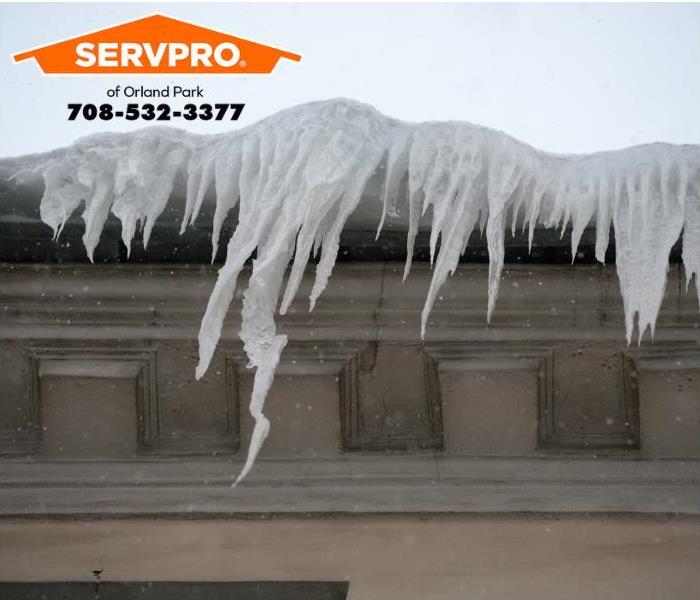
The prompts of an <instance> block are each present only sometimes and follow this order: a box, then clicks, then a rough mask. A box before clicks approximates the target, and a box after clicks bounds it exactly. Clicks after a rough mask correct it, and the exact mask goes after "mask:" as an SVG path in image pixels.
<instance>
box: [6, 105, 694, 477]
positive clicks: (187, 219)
mask: <svg viewBox="0 0 700 600" xmlns="http://www.w3.org/2000/svg"><path fill="white" fill-rule="evenodd" d="M14 162H15V163H16V164H17V165H18V168H22V169H25V170H29V171H31V172H34V173H40V174H41V176H42V177H43V179H44V182H45V190H44V195H43V198H42V200H41V208H40V210H41V218H42V220H43V221H44V222H45V223H47V224H48V225H50V226H51V227H52V228H53V229H54V232H55V235H56V236H58V235H59V234H60V232H61V228H62V227H63V225H64V224H65V222H66V221H67V219H68V218H69V217H70V216H71V214H73V212H74V211H76V210H77V209H78V208H79V207H80V206H84V212H83V218H84V220H85V234H84V236H83V242H84V245H85V248H86V250H87V252H88V255H89V256H90V257H92V254H93V251H94V249H95V246H96V245H97V242H98V241H99V239H100V235H101V232H102V228H103V226H104V223H105V220H106V218H107V216H108V214H109V212H110V211H111V212H112V213H113V214H114V215H116V216H117V217H118V218H119V219H120V220H121V223H122V238H123V240H124V243H125V244H126V245H127V247H129V245H130V243H131V240H132V239H133V237H134V234H135V232H136V229H137V227H140V228H142V229H143V238H144V245H147V244H148V238H149V235H150V233H151V231H152V228H153V225H154V223H155V221H156V219H157V218H158V216H159V215H160V214H161V213H162V212H163V210H164V209H165V207H166V205H167V203H168V201H169V199H170V197H171V192H172V190H173V186H174V182H175V178H176V175H177V174H178V173H182V172H184V173H185V174H186V180H187V192H186V199H185V215H184V218H183V221H182V229H183V230H184V228H185V227H186V225H187V224H188V223H193V222H194V220H195V219H196V217H197V214H198V213H199V211H200V209H201V207H202V203H203V201H204V198H205V195H206V194H207V191H208V190H209V188H210V187H212V186H213V187H214V189H215V193H216V208H215V213H214V219H213V225H212V228H213V230H212V245H213V252H214V254H215V253H216V249H217V246H218V244H219V237H220V232H221V226H222V223H223V220H224V218H225V217H226V215H227V214H228V213H229V211H231V209H233V208H234V206H236V205H238V207H239V222H238V225H237V227H236V229H235V231H234V233H233V235H232V236H231V239H230V240H229V241H228V250H227V256H226V262H225V264H224V266H223V267H222V268H221V270H220V271H219V277H218V280H217V283H216V286H215V288H214V290H213V292H212V295H211V297H210V299H209V303H208V306H207V309H206V312H205V315H204V318H203V320H202V325H201V329H200V334H199V353H200V362H199V365H198V367H197V373H196V374H197V377H201V376H202V374H203V373H204V372H205V371H206V369H207V367H208V365H209V362H210V360H211V358H212V355H213V353H214V349H215V347H216V345H217V343H218V340H219V336H220V333H221V327H222V324H223V320H224V316H225V314H226V312H227V310H228V308H229V304H230V302H231V299H232V298H233V294H234V291H235V288H236V283H237V278H238V275H239V273H240V272H241V269H242V268H243V265H244V263H245V262H246V260H247V259H248V258H249V257H250V256H251V255H252V254H253V252H256V253H257V257H256V259H255V260H254V261H253V268H252V273H251V276H250V278H249V280H248V284H247V289H246V290H245V292H244V300H243V309H242V328H241V332H240V337H241V339H242V340H243V342H244V347H245V351H246V353H247V355H248V357H249V359H250V364H251V366H253V367H255V368H256V373H255V381H254V387H253V393H252V398H251V403H250V410H251V413H252V415H253V417H254V418H255V422H256V425H255V430H254V432H253V436H252V440H251V444H250V449H249V454H248V459H247V461H246V465H245V466H244V468H243V471H242V472H241V474H240V475H239V479H240V478H242V477H244V476H245V474H246V473H247V472H248V471H249V469H250V467H251V466H252V463H253V461H254V459H255V457H256V455H257V453H258V451H259V449H260V447H261V445H262V443H263V441H264V439H265V437H266V436H267V432H268V429H269V421H268V420H267V419H266V417H265V416H264V415H263V412H262V409H263V404H264V400H265V397H266V395H267V392H268V390H269V387H270V385H271V382H272V378H273V376H274V371H275V368H276V366H277V363H278V361H279V357H280V353H281V351H282V349H283V348H284V346H285V344H286V341H287V340H286V337H285V336H283V335H278V334H277V332H276V325H275V319H274V316H275V313H276V311H277V307H278V305H279V306H280V308H279V311H280V313H281V314H284V313H285V312H286V310H287V308H288V307H289V305H290V303H291V301H292V300H293V298H294V295H295V294H296V292H297V289H298V286H299V283H300V280H301V276H302V274H303V272H304V270H305V268H306V266H307V263H308V261H309V258H310V255H311V253H312V252H313V253H314V254H317V253H319V252H320V259H319V261H318V264H317V267H316V280H315V284H314V286H313V289H312V292H311V296H310V307H311V308H313V306H314V303H315V302H316V300H317V298H318V297H319V295H320V294H321V293H322V292H323V290H324V288H325V287H326V283H327V281H328V278H329V277H330V275H331V272H332V270H333V266H334V263H335V260H336V256H337V252H338V246H339V238H340V233H341V230H342V229H343V227H344V226H345V224H346V223H347V221H348V219H349V218H350V217H351V215H352V214H353V212H354V211H355V210H356V209H357V208H358V205H359V203H360V200H361V198H362V196H363V192H364V191H365V188H366V186H367V184H368V182H369V180H370V178H372V177H373V176H374V177H377V176H380V177H381V180H382V193H381V202H382V217H381V219H380V221H379V222H378V223H377V224H376V225H377V235H379V234H380V232H381V229H382V225H383V223H384V221H385V218H386V217H387V216H388V215H396V214H406V213H407V215H408V232H407V259H406V266H405V274H404V275H405V276H406V275H408V272H409V270H410V266H411V256H412V253H413V245H414V242H415V237H416V233H417V230H418V223H419V220H420V218H421V216H423V215H426V214H428V213H427V211H428V209H430V210H431V212H432V216H431V235H430V251H431V262H433V263H434V271H433V277H432V283H431V285H430V289H429V291H428V296H427V298H426V302H425V306H424V309H423V314H422V324H421V333H425V327H426V323H427V319H428V315H429V313H430V310H431V308H432V305H433V302H434V300H435V297H436V295H437V292H438V290H439V289H440V287H441V285H442V284H443V283H444V282H445V280H446V278H447V275H448V274H449V273H451V272H454V270H455V269H456V267H457V265H458V261H459V257H460V255H461V254H462V253H463V252H464V250H465V248H466V246H467V244H468V242H469V238H470V236H471V234H472V233H473V231H474V230H475V229H479V230H481V231H482V232H485V235H486V239H487V243H488V250H489V261H490V264H489V277H488V292H489V300H488V307H487V319H490V317H491V315H492V313H493V310H494V308H495V303H496V298H497V296H498V288H499V281H500V277H501V270H502V268H503V260H504V239H505V232H506V229H507V227H508V224H510V227H512V228H513V229H515V227H516V224H517V223H518V222H521V223H522V227H523V228H527V229H528V232H529V239H530V243H532V237H533V235H534V231H535V226H536V225H537V224H540V225H544V226H545V227H557V228H561V230H562V232H563V231H564V230H565V228H566V227H567V226H568V224H569V223H571V225H572V235H571V247H572V256H575V255H576V248H577V246H578V243H579V241H580V239H581V235H582V233H583V230H584V228H585V227H586V226H588V225H589V224H590V223H593V224H595V228H596V257H597V258H598V260H600V261H601V262H602V261H603V260H604V256H605V250H606V248H607V246H608V243H609V234H610V227H611V225H612V226H614V232H615V243H616V253H617V257H616V264H617V272H618V276H619V280H620V286H621V290H622V296H623V302H624V310H625V327H626V332H627V341H628V343H629V342H630V341H631V338H632V334H633V332H634V327H635V317H636V318H637V329H638V337H639V339H640V340H641V337H642V335H643V334H644V332H645V331H646V329H647V328H650V329H651V332H652V335H653V331H654V326H655V322H656V317H657V314H658V311H659V308H660V305H661V300H662V298H663V292H664V287H665V283H666V270H667V266H668V257H669V253H670V251H671V248H672V246H673V245H674V243H675V242H676V241H677V240H678V239H679V237H680V235H681V233H683V252H682V260H683V263H684V265H685V271H686V277H687V281H688V283H689V282H690V280H691V279H692V277H693V275H695V283H696V286H698V272H699V271H700V199H699V195H700V148H699V147H698V146H691V145H685V146H678V145H671V144H663V143H655V144H647V145H643V146H636V147H632V148H627V149H624V150H617V151H611V152H599V153H595V154H586V155H555V154H549V153H545V152H541V151H539V150H537V149H535V148H532V147H531V146H528V145H527V144H524V143H522V142H519V141H518V140H515V139H514V138H511V137H509V136H508V135H506V134H504V133H501V132H498V131H494V130H492V129H488V128H484V127H479V126H476V125H472V124H470V123H465V122H426V123H407V122H403V121H399V120H396V119H392V118H389V117H387V116H385V115H382V114H381V113H379V112H378V111H376V110H375V109H374V108H372V107H371V106H368V105H366V104H361V103H359V102H355V101H350V100H342V99H339V100H329V101H322V102H312V103H309V104H304V105H301V106H297V107H293V108H290V109H287V110H284V111H281V112H279V113H277V114H275V115H273V116H271V117H269V118H267V119H264V120H262V121H260V122H258V123H256V124H254V125H251V126H249V127H247V128H244V129H239V130H236V131H233V132H230V133H226V134H220V135H207V136H202V135H195V134H191V133H187V132H184V131H180V130H176V129H169V128H162V127H153V128H148V129H143V130H140V131H136V132H133V133H122V134H98V135H94V136H90V137H87V138H84V139H81V140H78V141H77V142H75V143H74V144H73V145H72V146H70V147H68V148H65V149H62V150H57V151H53V152H51V153H48V154H46V155H34V156H31V157H27V158H26V159H18V160H17V161H14ZM438 239H439V240H440V249H439V252H438V251H437V247H438ZM290 261H292V267H291V272H290V276H289V279H288V282H287V286H286V288H285V290H284V291H283V290H282V283H283V279H284V275H285V272H286V269H287V267H288V265H289V262H290ZM280 298H281V303H280Z"/></svg>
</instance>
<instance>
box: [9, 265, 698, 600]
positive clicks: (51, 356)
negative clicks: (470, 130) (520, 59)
mask: <svg viewBox="0 0 700 600" xmlns="http://www.w3.org/2000/svg"><path fill="white" fill-rule="evenodd" d="M213 275H214V274H213V272H212V270H211V269H207V268H199V267H193V268H186V267H173V268H170V267H167V266H159V267H138V266H129V267H121V266H120V267H115V266H109V267H107V266H105V267H98V266H75V267H60V266H52V267H48V266H17V265H15V266H5V267H3V268H2V277H3V285H2V286H0V304H1V305H2V307H3V310H2V311H0V365H1V366H2V368H0V451H1V452H2V454H3V457H2V458H0V580H4V581H8V580H24V581H47V580H63V581H66V580H87V581H89V580H90V579H91V578H92V571H93V570H94V569H103V570H104V575H103V576H104V578H105V579H110V580H180V581H184V580H204V581H208V580H236V581H241V580H278V579H279V580H301V579H310V580H341V581H344V580H347V581H349V582H350V597H351V598H353V599H355V600H360V599H363V600H364V599H373V598H381V599H387V598H390V599H393V598H402V599H403V598H415V599H426V598H427V599H431V598H435V599H438V598H440V599H443V598H444V599H448V598H449V599H452V598H455V599H457V598H460V599H462V598H480V597H485V598H503V599H506V598H507V599H509V600H510V599H512V598H518V599H521V598H525V599H529V598H532V599H537V600H542V599H545V600H546V599H549V598H551V599H557V600H559V599H562V598H566V599H578V598H581V599H583V598H585V599H590V598H601V599H602V598H615V599H618V598H621V599H627V598H634V599H640V598H649V599H657V598H658V599H662V600H685V599H688V600H690V599H695V598H697V597H698V594H699V593H700V589H699V585H700V575H699V571H700V570H699V569H698V564H699V562H700V538H699V536H700V522H699V521H698V515H699V514H700V462H699V459H700V333H699V332H700V329H699V328H698V313H697V298H695V296H694V295H693V293H692V292H691V293H690V294H685V292H683V291H682V289H683V287H684V286H683V285H682V274H681V273H680V271H679V270H678V268H677V267H672V269H671V271H670V273H669V283H668V286H667V296H666V299H665V301H664V304H663V306H662V310H661V313H660V316H659V325H658V328H657V332H656V338H655V340H654V342H653V343H652V342H651V340H649V339H645V341H644V343H643V344H642V345H641V346H640V347H636V346H634V347H628V346H627V345H626V343H625V338H624V331H623V327H622V323H623V319H622V311H621V299H620V297H619V293H618V292H617V284H616V282H615V276H614V273H612V272H611V270H610V269H609V268H607V269H606V268H597V267H596V268H592V267H579V268H569V267H564V268H562V267H547V266H540V267H535V266H527V267H516V268H510V269H508V270H507V271H506V272H505V274H504V281H503V286H502V293H501V297H500V299H499V303H498V307H497V310H496V314H495V318H494V322H493V324H492V325H490V326H488V327H487V326H486V325H485V307H486V297H485V293H486V285H485V282H486V273H485V271H484V269H482V268H481V267H467V266H465V267H464V268H463V269H461V270H460V271H458V273H457V274H456V275H455V277H453V278H452V279H451V280H450V281H449V283H448V284H447V285H446V286H445V288H444V290H443V292H442V293H441V295H440V297H439V299H438V301H437V303H436V306H435V309H434V312H433V314H432V317H431V322H430V326H429V329H428V334H427V336H426V338H425V340H421V339H420V337H419V315H420V310H421V308H422V303H423V300H424V297H425V292H426V289H427V287H428V284H429V279H430V272H429V270H428V269H426V268H424V267H423V266H420V265H418V266H417V268H416V269H415V271H414V273H413V274H412V275H411V277H410V278H409V280H408V281H407V282H406V283H405V284H402V283H401V268H400V266H397V265H394V264H376V265H351V264H344V265H339V266H338V267H336V271H335V273H334V275H333V278H332V279H331V283H330V286H329V288H328V290H327V291H326V293H325V294H324V296H323V298H322V300H321V301H320V303H319V305H318V306H317V307H316V310H315V311H314V312H313V313H311V314H309V313H308V312H307V307H306V304H305V302H304V301H303V298H304V295H305V294H308V290H309V287H310V281H309V280H308V278H307V279H306V280H305V281H304V285H303V289H302V291H301V293H300V300H298V301H297V302H296V303H295V304H294V305H293V306H292V308H291V310H290V313H289V314H288V315H287V316H286V317H285V318H284V319H281V320H280V329H281V330H282V331H283V332H284V333H286V334H287V335H288V336H289V345H288V347H287V348H286V349H285V351H284V353H283V358H282V362H281V364H280V368H279V371H278V374H277V376H276V379H275V382H274V384H273V386H272V390H271V392H270V395H269V398H268V402H267V407H266V412H267V414H268V416H269V418H270V420H271V423H272V430H271V433H270V437H269V439H268V441H267V443H266V445H265V446H264V448H263V451H262V453H261V457H260V460H259V461H258V463H257V464H256V466H255V468H254V470H253V472H252V474H251V476H250V477H249V478H248V479H247V480H246V481H245V482H244V483H243V484H242V485H241V486H239V487H238V488H236V489H234V490H232V489H231V488H230V484H231V481H232V479H233V478H234V477H235V475H236V473H237V472H238V471H239V469H240V467H241V464H242V461H243V459H244V457H245V449H246V445H247V443H248V440H249V437H250V433H251V430H252V421H251V419H250V417H249V416H248V413H247V408H246V405H247V401H248V398H249V395H250V391H251V384H252V377H251V373H250V371H248V370H247V369H246V368H245V364H246V360H245V356H244V355H243V353H242V348H241V344H240V341H239V340H238V338H237V332H238V328H239V319H238V309H237V307H238V304H237V300H236V301H234V305H233V307H232V310H231V312H230V315H229V318H228V320H227V322H226V325H225V328H224V331H223V336H222V341H221V344H220V346H219V348H218V350H217V353H216V355H215V357H214V360H213V362H212V365H211V367H210V369H209V371H208V372H207V374H206V375H205V377H204V378H203V379H202V380H200V381H195V380H194V378H193V373H194V366H195V364H196V361H197V346H196V341H195V340H196V334H197V330H198V326H199V319H200V318H201V315H202V312H203V309H204V306H205V303H206V299H207V296H208V293H209V291H210V289H211V287H212V285H213ZM691 289H692V288H691ZM1 589H2V588H1V587H0V590H1ZM1 595H2V592H1V591H0V597H1Z"/></svg>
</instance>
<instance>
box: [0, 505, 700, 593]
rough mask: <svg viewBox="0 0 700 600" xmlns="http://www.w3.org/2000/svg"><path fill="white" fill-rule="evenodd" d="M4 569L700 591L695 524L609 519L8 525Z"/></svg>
mask: <svg viewBox="0 0 700 600" xmlns="http://www.w3.org/2000/svg"><path fill="white" fill-rule="evenodd" d="M0 540H2V543H1V544H0V579H2V580H28V581H47V580H49V581H50V580H86V581H90V580H92V578H93V575H92V570H93V569H102V570H103V573H102V578H103V579H105V580H126V581H133V580H136V581H149V580H169V581H172V580H175V581H177V580H180V581H187V580H193V581H201V580H206V581H209V580H212V581H222V580H238V581H249V580H342V581H349V582H350V588H349V598H350V599H352V600H387V599H393V598H401V599H402V600H464V599H465V598H467V599H472V598H489V599H491V600H513V599H514V598H517V599H518V600H562V599H566V600H596V599H600V600H610V599H615V600H628V599H629V600H640V599H650V600H651V599H659V600H696V599H697V598H698V596H699V595H700V575H699V574H698V564H699V563H700V523H698V521H697V520H690V521H689V520H644V519H639V518H620V517H617V518H611V517H590V516H589V517H585V518H581V517H560V518H556V519H554V518H541V517H528V516H524V515H520V516H511V517H491V518H488V517H465V516H462V517H459V516H452V517H448V516H443V517H428V516H423V517H415V516H403V517H402V516H384V517H372V516H366V517H352V518H333V517H329V518H322V519H312V518H307V519H303V518H302V519H289V518H279V517H278V518H273V519H272V520H267V519H266V520H232V521H231V520H217V521H211V520H204V521H168V520H161V521H155V522H154V521H122V520H120V521H113V520H112V521H110V520H107V521H99V522H85V523H76V522H51V521H48V522H46V521H38V522H14V521H4V522H0Z"/></svg>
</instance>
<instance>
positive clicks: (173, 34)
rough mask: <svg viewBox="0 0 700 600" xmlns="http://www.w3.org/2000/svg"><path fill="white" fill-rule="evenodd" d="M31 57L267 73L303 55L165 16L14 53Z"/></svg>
mask: <svg viewBox="0 0 700 600" xmlns="http://www.w3.org/2000/svg"><path fill="white" fill-rule="evenodd" d="M13 58H14V60H15V62H19V61H22V60H26V59H28V58H34V59H35V60H36V61H37V63H38V64H39V67H40V68H41V70H42V71H43V72H44V73H49V74H80V73H87V74H96V73H105V74H106V73H114V74H118V73H134V74H143V75H151V74H154V73H196V74H199V75H205V74H207V73H213V74H223V73H231V74H235V73H240V74H259V73H271V72H272V70H273V69H274V68H275V65H277V62H278V61H279V59H280V58H287V59H289V60H294V61H300V60H301V56H300V55H298V54H294V53H292V52H286V51H284V50H279V49H277V48H272V47H271V46H264V45H263V44H258V43H257V42H251V41H249V40H244V39H242V38H237V37H234V36H232V35H228V34H226V33H221V32H219V31H214V30H212V29H207V28H205V27H199V26H198V25H192V24H191V23H186V22H185V21H179V20H177V19H172V18H170V17H164V16H163V15H151V16H150V17H145V18H143V19H137V20H136V21H130V22H129V23H124V24H122V25H117V26H116V27H110V28H108V29H102V30H100V31H95V32H93V33H88V34H86V35H82V36H80V37H76V38H72V39H69V40H64V41H61V42H56V43H55V44H51V45H49V46H43V47H41V48H35V49H34V50H27V51H26V52H21V53H19V54H15V55H14V57H13Z"/></svg>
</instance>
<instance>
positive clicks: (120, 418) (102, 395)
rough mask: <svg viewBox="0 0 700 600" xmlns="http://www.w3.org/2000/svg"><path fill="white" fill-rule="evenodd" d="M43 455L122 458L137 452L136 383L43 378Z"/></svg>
mask: <svg viewBox="0 0 700 600" xmlns="http://www.w3.org/2000/svg"><path fill="white" fill-rule="evenodd" d="M40 385H41V444H40V453H41V454H42V455H43V456H46V457H50V458H117V457H129V456H133V455H134V454H136V452H137V448H138V436H137V416H136V413H137V411H136V393H135V382H134V380H133V379H107V378H95V377H65V376H49V377H42V378H41V380H40Z"/></svg>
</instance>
